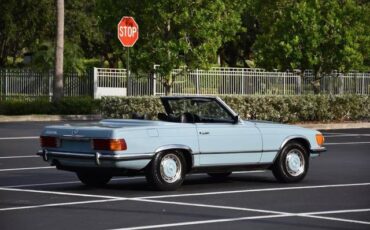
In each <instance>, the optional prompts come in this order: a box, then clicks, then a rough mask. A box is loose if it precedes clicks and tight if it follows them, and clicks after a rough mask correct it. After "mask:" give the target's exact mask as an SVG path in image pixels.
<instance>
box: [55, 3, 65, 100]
mask: <svg viewBox="0 0 370 230" xmlns="http://www.w3.org/2000/svg"><path fill="white" fill-rule="evenodd" d="M55 3H56V7H57V11H56V16H57V34H56V47H55V75H54V84H53V86H54V87H53V102H58V101H60V100H61V99H62V97H63V50H64V0H55Z"/></svg>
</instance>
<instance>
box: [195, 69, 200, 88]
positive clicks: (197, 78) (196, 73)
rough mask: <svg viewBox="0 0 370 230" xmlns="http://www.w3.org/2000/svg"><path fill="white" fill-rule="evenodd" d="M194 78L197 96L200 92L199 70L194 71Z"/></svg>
mask: <svg viewBox="0 0 370 230" xmlns="http://www.w3.org/2000/svg"><path fill="white" fill-rule="evenodd" d="M195 77H196V80H197V81H196V82H197V84H196V93H197V94H199V92H200V90H199V70H198V69H196V70H195Z"/></svg>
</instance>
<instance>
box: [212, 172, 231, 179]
mask: <svg viewBox="0 0 370 230" xmlns="http://www.w3.org/2000/svg"><path fill="white" fill-rule="evenodd" d="M231 173H232V172H219V173H207V174H208V176H210V177H213V178H217V179H225V178H227V177H229V176H230V175H231Z"/></svg>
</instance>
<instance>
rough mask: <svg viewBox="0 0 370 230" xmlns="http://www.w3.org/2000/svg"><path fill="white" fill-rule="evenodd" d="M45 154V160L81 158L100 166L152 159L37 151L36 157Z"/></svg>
mask: <svg viewBox="0 0 370 230" xmlns="http://www.w3.org/2000/svg"><path fill="white" fill-rule="evenodd" d="M45 153H47V158H49V159H50V157H62V158H63V157H64V158H81V159H91V160H94V161H95V162H96V164H97V165H100V164H101V162H100V160H111V161H124V160H139V159H152V156H153V154H152V153H149V154H131V155H103V154H101V153H98V152H96V153H93V154H91V153H71V152H56V151H46V150H42V151H38V152H37V155H40V156H42V157H44V155H45Z"/></svg>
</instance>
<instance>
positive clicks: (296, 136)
mask: <svg viewBox="0 0 370 230" xmlns="http://www.w3.org/2000/svg"><path fill="white" fill-rule="evenodd" d="M294 139H303V140H305V141H306V142H307V143H308V151H310V149H311V143H310V141H309V140H308V139H307V138H306V137H305V136H302V135H293V136H288V137H286V138H285V139H284V141H283V142H282V143H281V145H280V147H279V150H282V149H283V148H284V146H285V145H286V144H287V143H288V142H289V141H291V140H294Z"/></svg>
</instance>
